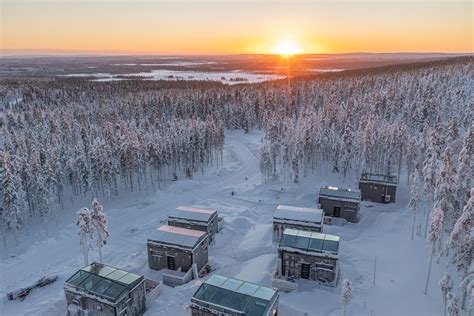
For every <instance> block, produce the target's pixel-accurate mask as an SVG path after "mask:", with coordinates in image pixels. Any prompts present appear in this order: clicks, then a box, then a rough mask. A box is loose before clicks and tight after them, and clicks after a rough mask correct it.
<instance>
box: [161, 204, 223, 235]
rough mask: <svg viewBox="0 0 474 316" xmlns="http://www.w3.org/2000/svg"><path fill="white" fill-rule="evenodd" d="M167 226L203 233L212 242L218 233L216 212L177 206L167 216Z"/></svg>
mask: <svg viewBox="0 0 474 316" xmlns="http://www.w3.org/2000/svg"><path fill="white" fill-rule="evenodd" d="M168 225H169V226H175V227H182V228H187V229H194V230H200V231H204V232H206V233H207V235H208V237H209V241H212V240H213V239H214V235H215V234H216V233H217V231H218V218H217V210H215V209H205V208H198V207H189V206H179V207H177V208H176V210H174V212H173V213H171V214H170V215H169V217H168Z"/></svg>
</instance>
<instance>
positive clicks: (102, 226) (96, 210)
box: [90, 199, 109, 262]
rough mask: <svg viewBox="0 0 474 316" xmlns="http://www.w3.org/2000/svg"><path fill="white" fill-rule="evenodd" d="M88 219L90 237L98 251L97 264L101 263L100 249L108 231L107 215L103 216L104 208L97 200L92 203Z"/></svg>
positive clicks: (107, 235)
mask: <svg viewBox="0 0 474 316" xmlns="http://www.w3.org/2000/svg"><path fill="white" fill-rule="evenodd" d="M90 217H91V228H92V237H93V239H95V244H96V246H97V248H98V249H99V262H102V247H103V246H104V244H105V241H106V240H107V238H108V237H109V231H108V229H107V222H108V220H107V215H105V213H104V208H103V207H102V205H100V203H99V201H98V200H97V199H94V200H93V201H92V206H91V214H90Z"/></svg>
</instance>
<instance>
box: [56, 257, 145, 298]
mask: <svg viewBox="0 0 474 316" xmlns="http://www.w3.org/2000/svg"><path fill="white" fill-rule="evenodd" d="M142 280H143V276H140V275H138V274H134V273H130V272H127V271H125V270H121V269H117V268H114V267H111V266H107V265H105V264H101V263H98V262H94V263H92V264H90V265H88V266H86V267H84V268H82V269H80V270H79V271H77V272H76V273H75V274H74V275H73V276H71V277H70V278H69V279H68V280H67V281H66V282H65V284H66V285H69V286H72V287H74V288H76V289H78V290H80V291H81V292H85V293H87V294H94V295H97V296H100V297H102V298H104V299H106V300H108V301H110V302H112V303H116V302H119V301H120V300H121V299H122V297H123V296H126V295H128V293H129V291H131V290H132V289H133V288H134V287H135V286H137V285H138V284H139V283H140V282H141V281H142Z"/></svg>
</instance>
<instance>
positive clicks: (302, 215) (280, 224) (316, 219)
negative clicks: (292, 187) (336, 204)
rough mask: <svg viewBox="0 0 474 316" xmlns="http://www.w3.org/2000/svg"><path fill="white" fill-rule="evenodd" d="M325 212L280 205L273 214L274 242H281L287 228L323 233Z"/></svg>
mask: <svg viewBox="0 0 474 316" xmlns="http://www.w3.org/2000/svg"><path fill="white" fill-rule="evenodd" d="M323 220H324V211H323V210H321V209H317V208H308V207H296V206H289V205H278V206H277V209H276V210H275V213H274V214H273V242H280V239H281V236H282V234H283V231H284V230H285V229H286V228H293V229H301V230H307V231H312V232H321V231H322V229H323Z"/></svg>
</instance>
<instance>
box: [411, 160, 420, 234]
mask: <svg viewBox="0 0 474 316" xmlns="http://www.w3.org/2000/svg"><path fill="white" fill-rule="evenodd" d="M419 191H420V173H419V172H418V169H417V168H415V171H414V172H413V176H412V182H411V188H410V202H409V204H408V205H409V207H410V209H411V211H412V213H413V222H412V226H411V240H413V235H414V234H415V225H416V213H417V211H418V208H419V206H420V192H419Z"/></svg>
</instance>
